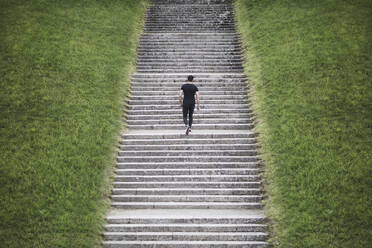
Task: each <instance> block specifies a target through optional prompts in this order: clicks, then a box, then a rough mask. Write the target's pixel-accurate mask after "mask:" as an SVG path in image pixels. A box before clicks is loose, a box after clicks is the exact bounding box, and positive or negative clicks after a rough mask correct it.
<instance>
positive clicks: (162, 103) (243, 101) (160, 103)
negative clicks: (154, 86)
mask: <svg viewBox="0 0 372 248" xmlns="http://www.w3.org/2000/svg"><path fill="white" fill-rule="evenodd" d="M134 98H135V97H134ZM162 98H163V97H161V96H159V99H158V100H151V99H150V100H144V99H143V100H135V99H133V100H132V99H129V100H128V104H129V105H131V106H132V107H133V108H135V107H136V106H144V105H145V106H154V107H166V106H169V107H176V108H179V109H181V108H180V105H179V102H178V99H177V96H173V97H171V98H174V99H173V100H172V99H169V100H168V99H166V98H167V97H164V98H165V99H162ZM200 101H201V104H200V109H201V110H203V109H204V108H206V107H209V106H210V105H214V104H219V105H220V107H222V106H223V105H227V106H230V105H245V106H246V107H248V104H249V103H250V101H249V100H248V99H247V98H246V96H241V97H240V99H239V98H238V99H229V98H228V99H221V100H220V101H219V100H218V98H217V97H214V99H203V96H201V100H200ZM235 107H237V106H235ZM195 112H196V111H195Z"/></svg>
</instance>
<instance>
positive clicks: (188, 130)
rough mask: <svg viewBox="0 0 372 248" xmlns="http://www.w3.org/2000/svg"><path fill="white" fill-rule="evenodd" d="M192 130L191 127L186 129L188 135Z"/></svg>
mask: <svg viewBox="0 0 372 248" xmlns="http://www.w3.org/2000/svg"><path fill="white" fill-rule="evenodd" d="M190 132H191V127H187V129H186V135H189V133H190Z"/></svg>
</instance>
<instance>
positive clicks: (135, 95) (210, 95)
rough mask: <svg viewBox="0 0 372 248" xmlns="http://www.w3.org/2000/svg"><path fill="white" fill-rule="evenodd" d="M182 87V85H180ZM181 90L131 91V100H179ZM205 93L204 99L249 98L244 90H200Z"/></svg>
mask: <svg viewBox="0 0 372 248" xmlns="http://www.w3.org/2000/svg"><path fill="white" fill-rule="evenodd" d="M180 88H181V87H180ZM179 91H180V90H177V91H153V92H148V91H143V92H141V91H131V93H130V94H131V95H130V99H131V100H145V101H146V100H147V101H149V100H153V99H156V100H160V99H161V100H174V99H176V100H178V93H179ZM200 93H201V94H203V100H214V99H221V100H222V99H227V100H229V99H244V100H245V99H247V93H246V92H245V91H243V90H241V91H239V92H234V91H216V92H209V91H203V92H200Z"/></svg>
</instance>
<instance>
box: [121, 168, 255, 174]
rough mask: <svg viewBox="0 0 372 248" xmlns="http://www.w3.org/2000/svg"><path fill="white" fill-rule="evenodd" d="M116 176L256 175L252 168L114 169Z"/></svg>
mask: <svg viewBox="0 0 372 248" xmlns="http://www.w3.org/2000/svg"><path fill="white" fill-rule="evenodd" d="M115 174H116V175H124V176H157V175H158V176H164V175H166V176H169V175H181V176H185V175H186V176H187V175H204V176H209V175H257V174H259V169H254V168H236V169H234V168H220V169H181V168H180V169H116V170H115Z"/></svg>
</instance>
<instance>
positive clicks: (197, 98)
mask: <svg viewBox="0 0 372 248" xmlns="http://www.w3.org/2000/svg"><path fill="white" fill-rule="evenodd" d="M195 95H196V109H197V110H198V111H199V110H200V95H199V91H197V92H196V93H195Z"/></svg>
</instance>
